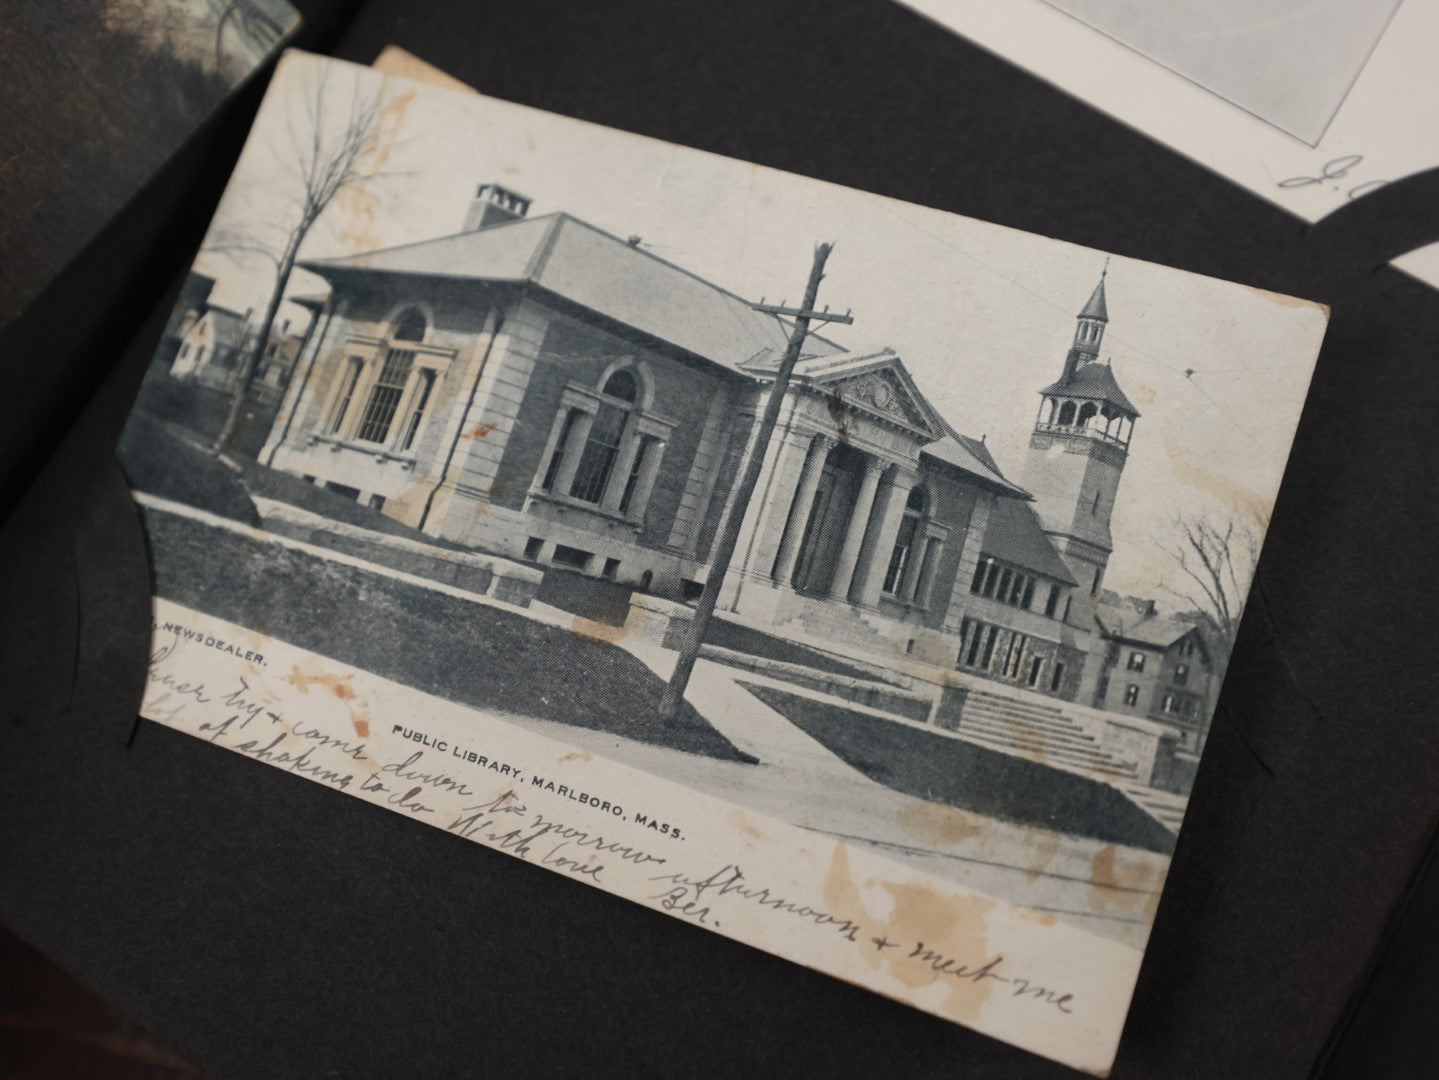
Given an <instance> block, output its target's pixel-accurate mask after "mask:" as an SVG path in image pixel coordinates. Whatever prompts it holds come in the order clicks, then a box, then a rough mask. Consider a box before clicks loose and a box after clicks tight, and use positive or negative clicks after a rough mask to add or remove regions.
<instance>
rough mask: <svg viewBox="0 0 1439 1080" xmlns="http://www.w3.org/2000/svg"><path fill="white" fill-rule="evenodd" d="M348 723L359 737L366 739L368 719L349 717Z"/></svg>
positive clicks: (367, 735) (368, 731) (368, 726)
mask: <svg viewBox="0 0 1439 1080" xmlns="http://www.w3.org/2000/svg"><path fill="white" fill-rule="evenodd" d="M350 725H351V726H352V727H353V728H354V729H355V734H356V735H358V736H359V737H360V738H362V739H368V738H369V737H370V722H369V721H368V720H363V719H360V718H359V717H352V718H351V719H350Z"/></svg>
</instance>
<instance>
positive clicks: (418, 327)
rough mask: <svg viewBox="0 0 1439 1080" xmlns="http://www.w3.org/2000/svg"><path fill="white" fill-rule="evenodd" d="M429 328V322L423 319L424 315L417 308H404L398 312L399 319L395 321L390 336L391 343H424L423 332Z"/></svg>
mask: <svg viewBox="0 0 1439 1080" xmlns="http://www.w3.org/2000/svg"><path fill="white" fill-rule="evenodd" d="M429 328H430V322H429V320H428V319H426V318H425V313H424V312H423V311H421V310H420V309H419V308H417V307H412V308H406V309H405V310H404V311H402V312H400V315H399V318H397V319H396V320H395V327H394V330H393V331H392V332H391V334H390V340H392V341H424V340H425V331H427V330H428V329H429Z"/></svg>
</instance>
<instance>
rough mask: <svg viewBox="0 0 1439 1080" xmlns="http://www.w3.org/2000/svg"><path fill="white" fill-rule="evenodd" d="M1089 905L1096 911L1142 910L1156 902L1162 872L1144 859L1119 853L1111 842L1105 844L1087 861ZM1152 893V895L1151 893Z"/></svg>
mask: <svg viewBox="0 0 1439 1080" xmlns="http://www.w3.org/2000/svg"><path fill="white" fill-rule="evenodd" d="M1089 877H1090V880H1091V881H1092V882H1093V883H1094V884H1093V885H1091V886H1090V887H1089V890H1088V891H1089V898H1090V906H1091V907H1092V908H1093V909H1094V910H1095V911H1108V912H1116V911H1127V912H1133V911H1145V910H1146V909H1152V908H1153V907H1154V906H1155V905H1156V904H1157V903H1158V899H1159V897H1158V895H1157V894H1158V893H1159V891H1160V886H1161V885H1162V884H1163V879H1164V872H1163V871H1162V870H1161V871H1159V872H1158V873H1156V871H1155V867H1154V866H1153V865H1151V864H1149V863H1148V862H1146V861H1143V860H1139V859H1135V858H1134V857H1133V856H1130V857H1128V858H1125V857H1123V856H1122V855H1121V854H1120V851H1119V848H1118V847H1117V846H1116V845H1114V844H1105V845H1104V847H1102V848H1100V849H1099V851H1097V852H1096V853H1095V855H1094V859H1093V861H1092V862H1091V863H1090V871H1089ZM1151 894H1152V895H1151Z"/></svg>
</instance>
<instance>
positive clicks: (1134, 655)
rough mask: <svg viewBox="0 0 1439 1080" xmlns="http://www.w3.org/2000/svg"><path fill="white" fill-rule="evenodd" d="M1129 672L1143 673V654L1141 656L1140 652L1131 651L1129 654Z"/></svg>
mask: <svg viewBox="0 0 1439 1080" xmlns="http://www.w3.org/2000/svg"><path fill="white" fill-rule="evenodd" d="M1129 670H1130V671H1143V670H1144V654H1143V653H1142V652H1137V651H1131V652H1130V654H1129Z"/></svg>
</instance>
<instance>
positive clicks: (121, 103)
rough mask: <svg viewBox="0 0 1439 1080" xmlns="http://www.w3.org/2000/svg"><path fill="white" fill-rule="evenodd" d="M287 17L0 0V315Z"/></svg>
mask: <svg viewBox="0 0 1439 1080" xmlns="http://www.w3.org/2000/svg"><path fill="white" fill-rule="evenodd" d="M299 24H300V16H299V13H298V12H297V11H296V10H295V9H294V8H293V7H292V6H291V5H290V4H289V3H287V2H286V0H47V2H46V3H34V4H27V3H19V4H15V3H0V72H3V75H0V116H3V117H4V118H5V129H4V133H3V137H0V206H5V207H7V208H9V209H8V210H7V212H6V213H5V214H3V215H0V327H3V326H5V325H6V324H8V323H10V322H11V321H12V320H13V319H15V318H17V317H18V316H19V314H20V313H21V311H22V310H24V308H25V306H26V305H27V304H28V303H29V302H30V301H31V300H33V299H34V298H35V297H36V296H37V295H39V294H40V292H41V291H42V290H43V289H44V287H45V286H46V285H47V284H49V282H50V280H51V279H52V278H53V277H54V276H55V275H56V274H58V273H59V272H60V271H61V270H62V269H63V268H64V266H65V264H66V263H67V262H68V261H69V260H70V259H71V258H73V257H74V256H75V255H77V254H78V253H79V252H80V250H81V248H83V247H84V246H85V244H87V243H88V242H89V241H90V240H92V239H93V238H94V237H95V235H96V234H97V233H98V232H99V231H100V229H101V228H102V227H103V226H104V225H105V224H106V222H108V221H109V220H110V219H111V218H112V217H113V216H114V215H115V214H117V213H119V212H120V210H121V208H122V207H123V206H124V205H125V203H126V201H127V200H128V199H129V198H130V197H131V196H132V195H134V194H135V193H136V192H137V191H139V190H140V188H141V187H142V186H143V185H144V184H145V183H146V182H147V181H148V180H149V179H150V177H152V176H153V175H154V174H155V173H156V172H157V171H158V170H159V169H160V167H161V166H162V165H163V164H164V163H165V162H166V161H167V160H168V159H169V158H170V155H171V154H173V153H174V152H175V151H176V150H178V149H179V148H180V146H181V145H182V144H183V143H184V141H185V140H186V139H187V138H189V136H190V135H191V133H192V132H194V131H195V130H196V129H197V128H198V127H199V126H200V124H201V123H202V122H203V121H204V120H205V119H206V117H208V116H210V115H211V114H213V113H214V112H215V110H216V109H218V108H219V106H220V103H221V102H223V101H224V100H225V99H226V98H227V97H228V96H229V95H230V94H231V93H232V92H233V91H234V90H235V88H236V87H238V86H239V85H240V84H241V83H243V82H244V81H245V80H246V79H248V78H249V77H250V76H251V75H252V74H254V72H255V71H256V70H258V69H259V67H260V66H261V65H262V64H264V62H265V61H266V60H268V59H269V58H270V57H271V56H273V55H274V54H275V53H276V52H278V51H279V48H280V45H281V43H282V42H283V41H284V40H285V39H286V38H288V37H289V36H291V35H292V34H293V33H294V32H295V30H296V29H297V28H298V27H299ZM21 208H23V210H22V209H21Z"/></svg>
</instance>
